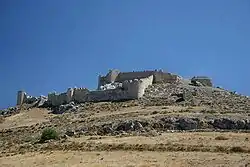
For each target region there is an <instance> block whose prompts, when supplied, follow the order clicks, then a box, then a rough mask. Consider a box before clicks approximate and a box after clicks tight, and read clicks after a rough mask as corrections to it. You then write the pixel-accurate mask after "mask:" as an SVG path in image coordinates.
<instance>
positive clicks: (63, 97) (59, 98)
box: [48, 93, 69, 106]
mask: <svg viewBox="0 0 250 167" xmlns="http://www.w3.org/2000/svg"><path fill="white" fill-rule="evenodd" d="M68 99H69V98H68V96H67V93H61V94H56V93H50V94H48V102H49V103H50V104H51V105H52V106H59V105H62V104H66V103H68V102H69V100H68Z"/></svg>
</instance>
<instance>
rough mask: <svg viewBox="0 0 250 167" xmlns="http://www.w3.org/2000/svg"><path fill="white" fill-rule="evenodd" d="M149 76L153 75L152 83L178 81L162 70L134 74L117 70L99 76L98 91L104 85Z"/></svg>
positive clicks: (175, 76) (173, 75) (176, 77)
mask: <svg viewBox="0 0 250 167" xmlns="http://www.w3.org/2000/svg"><path fill="white" fill-rule="evenodd" d="M151 75H153V83H162V82H165V83H173V82H177V81H178V80H180V77H179V76H178V75H175V74H171V73H166V72H163V71H162V70H155V71H136V72H120V71H118V70H110V71H109V73H108V74H107V75H106V76H99V79H98V89H99V90H100V87H101V86H102V85H106V84H108V83H112V82H124V81H126V80H134V79H141V78H147V77H149V76H151Z"/></svg>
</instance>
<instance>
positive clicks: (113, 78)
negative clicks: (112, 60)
mask: <svg viewBox="0 0 250 167" xmlns="http://www.w3.org/2000/svg"><path fill="white" fill-rule="evenodd" d="M119 74H120V71H119V70H110V71H109V73H108V74H107V75H106V81H107V82H108V83H111V82H114V81H116V78H117V77H118V75H119Z"/></svg>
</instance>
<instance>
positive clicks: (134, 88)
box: [123, 75, 153, 99]
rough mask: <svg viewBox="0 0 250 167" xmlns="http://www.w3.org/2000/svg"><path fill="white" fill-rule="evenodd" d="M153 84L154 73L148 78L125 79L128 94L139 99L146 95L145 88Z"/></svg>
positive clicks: (124, 86) (124, 84) (124, 85)
mask: <svg viewBox="0 0 250 167" xmlns="http://www.w3.org/2000/svg"><path fill="white" fill-rule="evenodd" d="M152 84H153V75H151V76H149V77H147V78H141V79H135V80H129V81H124V82H123V88H124V90H125V91H127V92H128V96H129V97H130V98H132V99H138V98H141V97H142V96H143V95H144V93H145V89H146V88H147V87H148V86H149V85H152Z"/></svg>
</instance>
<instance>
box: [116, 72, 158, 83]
mask: <svg viewBox="0 0 250 167" xmlns="http://www.w3.org/2000/svg"><path fill="white" fill-rule="evenodd" d="M154 73H155V71H138V72H122V73H120V74H119V75H118V77H117V78H116V80H115V81H116V82H123V81H126V80H133V79H141V78H146V77H148V76H150V75H154Z"/></svg>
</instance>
